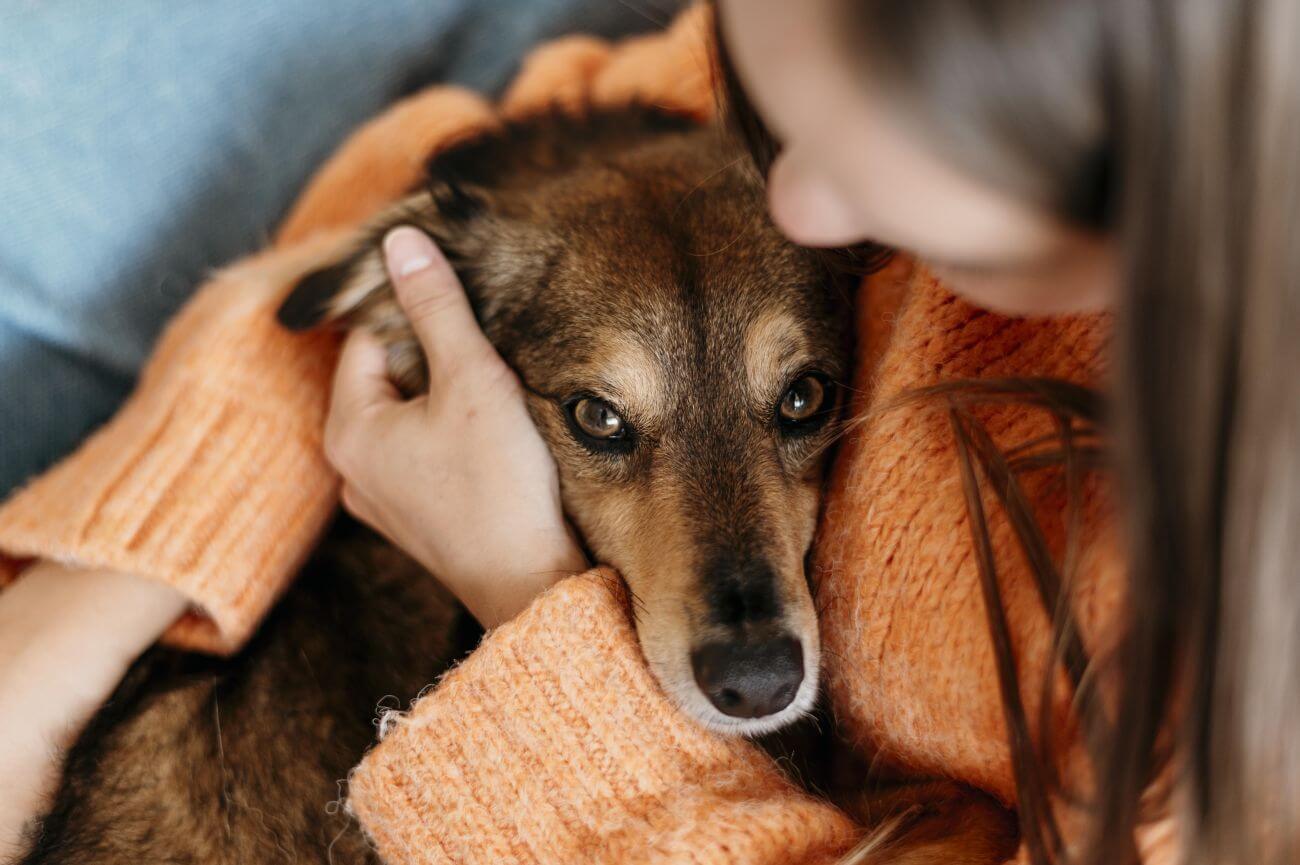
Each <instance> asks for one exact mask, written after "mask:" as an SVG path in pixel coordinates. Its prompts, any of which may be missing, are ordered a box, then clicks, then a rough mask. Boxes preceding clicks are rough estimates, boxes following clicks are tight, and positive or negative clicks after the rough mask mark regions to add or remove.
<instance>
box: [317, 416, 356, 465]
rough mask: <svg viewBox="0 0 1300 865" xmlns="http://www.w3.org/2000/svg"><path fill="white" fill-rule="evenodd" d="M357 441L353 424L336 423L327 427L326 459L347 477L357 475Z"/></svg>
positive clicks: (325, 440)
mask: <svg viewBox="0 0 1300 865" xmlns="http://www.w3.org/2000/svg"><path fill="white" fill-rule="evenodd" d="M356 440H357V436H356V433H355V432H353V427H352V425H351V424H347V423H343V422H339V421H335V422H332V423H329V424H327V425H326V427H325V437H324V440H323V445H324V450H325V459H326V460H327V461H328V462H329V464H330V465H332V466H333V467H334V468H335V469H336V470H337V471H338V472H339V473H340V474H342V475H344V476H345V477H347V476H349V475H352V474H354V473H355V471H354V470H355V467H356V454H357V446H356Z"/></svg>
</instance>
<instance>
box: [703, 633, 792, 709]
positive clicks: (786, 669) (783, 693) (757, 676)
mask: <svg viewBox="0 0 1300 865" xmlns="http://www.w3.org/2000/svg"><path fill="white" fill-rule="evenodd" d="M691 666H692V668H694V671H695V682H696V684H698V685H699V686H700V690H702V691H703V692H704V695H705V696H706V697H708V698H709V702H710V703H712V704H713V705H714V706H716V707H717V708H718V710H719V711H721V712H723V713H725V714H727V715H731V716H732V717H734V718H762V717H765V716H767V715H774V714H776V713H777V712H779V711H781V710H782V709H784V708H785V707H786V706H788V705H790V703H791V702H793V701H794V698H795V695H796V694H797V693H798V692H799V685H800V684H801V683H802V682H803V645H802V644H801V643H800V642H799V641H798V640H797V639H795V638H794V637H789V636H782V637H777V638H774V639H766V640H761V641H747V640H746V641H738V642H718V643H708V644H706V645H704V646H701V647H700V648H699V649H696V650H695V651H694V652H692V653H691Z"/></svg>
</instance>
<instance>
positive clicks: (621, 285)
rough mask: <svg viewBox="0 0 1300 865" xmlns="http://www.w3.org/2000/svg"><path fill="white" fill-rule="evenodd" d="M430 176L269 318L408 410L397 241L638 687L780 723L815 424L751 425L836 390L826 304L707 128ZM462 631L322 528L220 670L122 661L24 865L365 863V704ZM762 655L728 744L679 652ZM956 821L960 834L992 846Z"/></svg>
mask: <svg viewBox="0 0 1300 865" xmlns="http://www.w3.org/2000/svg"><path fill="white" fill-rule="evenodd" d="M429 178H430V180H429V185H428V188H427V189H425V190H421V191H417V192H414V193H412V195H411V196H410V197H409V198H408V199H407V200H405V201H404V202H402V203H401V204H400V205H398V206H396V207H395V208H393V209H392V210H390V211H389V212H388V213H386V214H384V215H383V216H382V217H381V218H380V219H379V220H378V221H377V222H376V224H375V225H373V226H372V227H371V228H370V229H369V230H368V231H367V232H366V233H365V234H364V235H363V236H362V237H360V238H358V240H357V243H356V245H355V246H354V247H353V248H352V249H350V250H345V251H341V255H340V262H339V264H337V265H335V266H333V267H331V268H328V269H326V270H324V271H321V272H318V273H316V274H314V275H312V276H309V277H308V278H307V279H306V280H304V281H303V283H301V284H300V285H299V286H298V287H297V289H296V291H295V292H294V294H293V295H292V296H291V298H290V299H289V301H288V302H287V304H286V306H285V307H284V308H283V309H282V311H281V317H282V320H285V321H287V322H289V323H291V324H293V325H295V326H310V325H313V324H315V323H316V322H317V321H319V320H321V319H324V318H337V317H342V318H345V319H346V320H347V323H348V324H349V325H350V326H359V327H367V328H370V329H371V330H373V331H375V332H376V333H378V334H379V335H380V336H381V337H382V338H383V339H384V340H385V342H386V343H387V344H388V345H389V347H390V368H391V370H392V373H393V376H394V379H395V381H397V382H398V384H399V386H400V387H401V388H402V389H403V390H404V391H406V392H408V393H413V392H416V391H419V390H420V389H422V388H423V386H424V382H425V371H424V362H423V357H422V355H421V353H420V351H419V349H418V345H417V343H416V342H415V340H414V338H413V336H412V334H411V331H410V328H409V325H408V323H407V321H406V319H405V317H404V316H403V315H402V313H401V311H400V309H399V308H398V307H397V305H396V303H395V301H394V299H393V297H392V294H391V287H390V286H389V285H388V284H387V281H386V279H385V278H384V275H383V269H382V265H381V262H380V259H379V253H378V240H379V238H380V237H381V236H382V233H383V230H384V229H386V228H387V227H389V226H391V225H393V224H396V223H398V222H412V223H414V224H416V225H419V226H420V227H422V228H424V229H425V230H427V231H429V232H430V233H431V234H433V235H434V237H435V238H436V239H437V240H438V241H439V243H440V245H441V246H442V247H443V249H444V251H446V252H447V254H448V256H449V258H450V259H451V261H452V263H453V265H454V266H455V267H456V269H457V271H458V272H459V274H460V276H461V278H462V280H463V282H464V283H465V285H466V288H467V290H468V291H469V293H470V297H471V301H472V302H473V304H474V306H475V309H476V312H477V314H478V315H479V318H480V321H481V322H482V324H483V326H484V329H485V331H486V333H487V334H488V336H489V338H490V339H491V340H492V342H493V343H494V344H495V345H496V346H497V348H498V349H499V350H500V351H501V353H502V354H503V356H504V357H505V358H506V359H507V361H509V362H510V363H511V364H512V366H514V368H515V369H516V370H517V371H518V372H519V373H520V376H521V378H522V379H523V380H524V382H525V386H526V388H527V390H528V392H529V407H530V410H531V412H532V415H533V417H534V419H535V421H536V422H537V425H538V428H539V429H540V430H541V432H542V435H543V437H544V438H545V440H546V441H547V442H548V444H549V445H550V448H551V451H552V453H553V454H554V456H555V458H556V461H557V464H558V466H559V470H560V476H561V485H562V493H563V498H564V504H565V507H566V509H567V511H568V514H569V515H570V517H571V518H572V520H573V521H574V523H575V524H576V526H577V527H578V528H579V530H580V532H581V533H582V536H583V538H584V540H585V542H586V543H587V545H588V546H589V548H590V550H591V552H592V553H593V555H594V557H595V558H596V559H597V560H599V561H601V562H605V563H609V564H612V565H614V566H615V567H617V568H619V570H620V571H621V572H622V574H623V575H624V576H625V578H626V579H627V581H628V584H629V586H630V588H631V589H632V593H633V596H634V598H635V601H636V603H635V610H634V612H635V616H636V624H637V630H638V635H639V637H640V639H641V642H642V645H643V647H644V650H645V653H646V656H647V659H648V660H649V662H650V665H651V667H652V669H653V670H654V672H655V673H656V675H657V676H658V677H659V679H660V681H661V682H662V683H663V685H664V687H665V689H666V691H667V692H668V693H669V694H670V696H672V697H673V698H675V699H676V700H677V701H678V702H679V703H680V704H681V705H682V707H683V708H684V709H685V710H686V711H688V712H691V713H693V714H695V715H696V716H697V717H698V718H700V719H701V720H702V721H703V722H705V723H708V724H711V725H713V726H716V727H719V728H722V729H727V730H730V731H733V732H744V733H751V734H752V733H757V732H761V731H762V730H764V729H769V728H771V727H773V726H777V725H780V724H784V723H787V722H789V721H790V720H793V719H795V718H797V717H798V716H799V715H801V714H803V713H804V712H806V711H807V710H808V708H810V706H811V704H812V700H813V696H814V693H815V690H816V670H817V661H818V645H819V644H818V635H817V629H816V618H815V615H814V610H813V607H812V601H811V597H810V594H809V590H808V585H807V582H806V578H805V575H804V558H805V555H806V553H807V551H808V547H809V544H810V543H811V539H812V533H813V527H814V524H815V520H816V514H817V508H818V497H819V488H820V482H821V469H822V466H823V463H824V459H825V452H826V450H827V448H828V447H829V446H830V444H831V442H832V440H833V437H834V429H833V426H834V424H833V422H827V423H824V424H820V425H818V426H817V427H816V428H815V429H813V430H811V431H810V432H808V433H807V434H805V435H791V434H789V433H788V431H786V432H783V431H782V429H780V428H779V425H778V423H777V419H776V414H775V407H776V406H777V404H778V403H779V401H780V400H781V398H782V395H783V393H784V392H785V390H786V388H787V387H788V386H789V384H790V382H791V381H792V380H793V379H795V378H796V377H798V376H799V375H800V374H802V373H804V372H806V371H809V370H816V371H817V372H818V373H819V374H821V375H823V376H824V377H825V380H826V381H827V382H835V381H843V379H844V378H845V377H846V375H847V371H848V370H847V363H848V358H849V345H848V342H849V328H850V326H851V321H852V316H851V315H850V314H849V312H848V309H847V299H846V298H847V296H848V292H847V290H846V289H845V287H844V286H836V285H834V284H833V283H834V282H835V279H834V277H833V275H832V274H831V273H830V272H829V271H828V269H827V267H826V266H825V264H824V260H823V259H822V258H820V257H818V256H816V255H813V254H812V253H809V252H806V251H803V250H799V249H797V248H795V247H793V246H791V245H790V244H788V243H787V242H785V241H784V240H783V239H782V238H781V237H780V236H779V235H778V234H777V232H776V231H775V229H774V228H773V227H772V226H771V225H770V224H769V223H768V222H767V219H766V217H765V215H764V213H765V208H764V206H763V202H762V192H761V189H760V188H759V186H758V184H757V183H755V181H754V179H753V177H752V176H750V174H749V173H748V172H747V170H746V167H745V165H744V163H743V160H742V159H741V158H740V156H739V152H738V151H736V150H735V149H734V148H733V147H732V146H731V145H730V144H728V143H726V141H725V139H724V138H723V136H722V135H721V133H719V132H718V131H717V130H716V129H713V128H695V127H692V126H690V125H689V124H686V123H684V122H682V121H678V120H675V119H672V118H669V117H666V116H664V115H660V114H656V113H654V112H649V111H640V110H628V111H619V112H615V113H613V114H609V115H600V114H597V115H594V116H591V117H587V118H584V119H581V120H575V119H572V118H565V117H559V116H547V117H541V118H536V119H534V120H531V121H526V122H522V123H518V124H516V125H513V126H508V127H506V128H505V129H503V130H500V131H498V132H495V133H492V134H490V135H489V136H487V137H486V138H483V139H481V140H479V141H477V142H473V143H470V144H466V145H462V146H460V147H458V148H456V149H455V150H453V151H451V152H449V153H446V154H443V155H441V156H439V157H438V158H437V159H436V160H435V161H434V162H433V163H432V164H431V166H430V171H429ZM583 394H587V395H599V396H601V397H603V398H606V399H608V400H609V401H610V402H612V403H614V404H616V405H617V407H618V408H619V410H620V413H621V414H623V416H624V417H625V418H626V419H627V420H628V421H629V422H630V423H631V424H633V425H634V427H635V428H636V430H637V440H636V445H635V447H634V448H633V449H631V450H630V451H629V452H627V453H621V454H617V455H612V454H610V453H605V452H593V451H592V450H591V449H590V448H589V447H587V446H584V445H583V444H582V443H581V442H580V440H579V439H578V437H577V436H576V434H575V431H574V429H573V428H572V425H571V422H570V420H569V418H568V416H567V415H566V405H568V404H569V403H570V402H571V400H572V398H573V397H574V396H575V395H583ZM476 633H477V632H476V629H475V627H474V625H473V623H472V622H471V621H470V620H469V617H468V616H467V615H466V614H465V613H464V611H463V610H462V609H461V608H460V607H459V605H457V604H456V603H455V602H454V600H453V599H451V598H450V597H449V596H448V595H447V594H446V592H445V591H444V590H442V589H441V588H440V587H439V585H438V583H437V582H436V580H434V579H433V578H432V577H431V576H430V575H428V574H427V573H425V572H424V571H423V570H421V569H420V568H419V567H418V566H416V565H415V564H414V563H413V562H411V561H410V560H409V559H407V558H406V557H404V556H402V555H401V554H400V553H399V552H397V551H396V550H395V549H393V548H391V547H389V546H387V545H386V544H385V543H383V542H382V541H380V540H379V539H378V538H377V537H376V536H374V535H373V534H371V533H369V532H368V531H366V530H364V529H362V528H361V527H359V526H357V525H355V524H354V523H352V522H351V521H349V520H346V519H343V520H340V522H339V524H338V525H337V526H336V527H335V529H333V530H332V531H331V532H330V535H329V537H328V538H327V540H326V541H325V543H324V544H323V545H322V547H321V548H320V550H319V551H318V553H317V555H316V556H315V558H314V559H313V560H312V561H311V562H310V563H309V564H308V565H307V567H306V568H305V570H304V573H303V575H302V576H301V577H300V579H299V581H298V583H297V584H296V585H295V586H294V588H293V589H292V590H291V591H290V592H289V594H288V595H287V596H286V598H285V599H284V600H283V601H282V602H281V604H280V605H279V606H278V607H277V609H276V610H275V611H274V612H273V614H272V615H271V617H270V618H269V619H268V620H267V621H266V622H265V623H264V625H263V627H262V629H261V631H260V632H259V634H258V636H257V637H256V638H255V639H254V641H253V642H252V643H251V644H250V645H249V646H248V647H247V648H246V649H245V650H244V651H243V652H242V653H241V654H239V655H238V656H236V657H234V658H232V659H227V660H215V659H202V658H197V657H194V656H185V655H180V654H176V653H173V652H169V651H166V650H154V651H152V652H151V653H149V654H148V655H147V656H146V657H145V658H144V659H142V660H141V661H140V662H139V663H138V664H137V665H136V667H135V668H134V669H133V670H132V672H131V673H130V675H129V676H128V678H127V680H126V681H125V682H124V683H123V685H122V686H121V688H119V690H118V692H117V694H116V695H115V696H114V697H113V699H112V700H111V701H110V703H109V704H108V706H107V707H106V708H105V709H104V710H103V711H102V712H101V713H100V714H99V716H97V718H96V720H95V721H94V722H93V723H92V725H91V726H90V728H89V729H88V730H87V731H86V733H85V734H84V735H83V736H82V738H81V740H80V741H79V742H78V744H77V745H76V747H75V748H74V749H73V751H72V752H71V753H70V755H69V758H68V761H67V766H66V771H65V778H64V781H63V784H62V787H61V789H60V791H59V793H58V796H57V799H56V802H55V805H54V807H53V809H52V811H51V812H50V814H49V815H48V816H47V817H46V819H45V820H44V822H43V825H42V827H41V828H40V832H39V834H38V836H37V837H36V839H35V843H34V846H33V849H32V851H31V853H30V854H29V855H28V856H27V858H26V859H25V860H24V861H25V862H26V863H29V865H37V863H41V865H53V863H79V865H82V863H85V865H90V863H112V865H116V863H127V862H140V861H168V862H195V863H204V865H218V863H246V862H295V863H301V862H327V861H328V862H332V863H361V862H371V861H373V860H374V856H373V853H372V852H371V851H370V850H369V848H368V846H367V844H366V843H365V840H364V838H363V837H362V836H361V835H360V833H359V832H358V831H357V830H356V829H355V827H352V826H350V825H349V821H348V820H347V818H346V817H345V816H344V814H343V812H342V811H340V810H339V809H338V807H337V804H338V802H339V801H341V799H342V797H343V795H344V779H345V777H346V775H347V772H348V771H349V770H350V769H351V767H352V766H354V765H355V764H356V763H357V761H358V760H359V759H360V757H361V755H362V753H363V752H364V750H365V749H366V748H367V747H368V746H369V745H370V744H371V742H373V740H374V737H375V732H376V730H375V719H376V707H377V706H383V705H387V706H390V707H395V706H396V705H398V704H399V703H402V704H404V703H405V702H406V701H407V700H409V699H411V698H412V697H413V696H415V695H416V694H417V693H418V692H419V691H420V690H421V689H422V688H424V687H425V686H426V685H428V684H429V683H431V682H433V681H435V680H436V678H437V676H438V675H439V674H440V673H441V672H442V671H444V670H445V669H446V668H447V666H448V665H449V664H450V663H452V662H453V661H454V660H455V659H456V658H457V657H459V656H460V655H461V654H463V653H464V652H465V651H466V650H468V649H469V648H470V647H471V646H472V644H473V641H474V639H475V638H476V637H475V635H476ZM773 633H789V634H793V635H795V636H797V637H798V639H799V640H800V641H802V644H803V646H804V655H803V663H804V665H805V678H804V682H803V685H802V686H801V690H800V692H799V695H798V697H797V699H796V700H795V701H794V702H793V703H791V705H790V706H789V708H788V709H787V710H783V711H782V712H779V713H777V714H776V715H773V716H770V717H769V718H758V719H753V720H750V721H745V722H738V721H736V720H735V719H731V718H729V717H728V716H726V715H724V714H722V713H720V712H718V711H717V710H716V709H713V708H712V707H711V705H710V704H709V702H708V700H706V699H705V697H704V696H703V694H702V693H701V691H700V689H699V687H697V685H696V683H695V681H694V678H693V675H692V672H691V661H690V656H691V652H692V650H693V649H695V648H696V647H698V646H699V645H701V644H704V643H707V642H716V641H725V640H739V639H747V638H749V637H752V636H754V635H755V634H758V635H768V634H773ZM950 798H951V797H950ZM944 801H945V802H948V801H949V800H948V799H945V800H944ZM979 804H980V803H979V801H977V800H975V804H973V805H968V806H961V807H958V806H952V807H948V808H947V809H946V810H945V809H943V808H939V809H934V810H931V811H927V812H925V814H924V815H923V816H924V819H921V818H919V817H917V815H916V814H912V815H911V816H910V817H909V818H908V823H907V826H906V827H903V828H905V829H906V831H907V832H910V833H911V834H912V837H914V838H916V839H918V840H917V842H916V847H917V849H952V848H951V847H942V848H935V847H934V843H933V836H934V834H935V833H936V832H937V833H939V834H942V831H943V828H944V827H948V828H950V829H951V834H952V836H953V837H954V838H958V837H960V838H963V839H967V840H969V838H970V837H973V836H972V835H971V833H970V832H969V831H967V830H966V829H964V828H963V827H964V825H965V823H966V822H968V817H969V814H968V813H967V812H968V811H969V810H970V809H971V808H974V809H975V810H978V806H979ZM963 809H965V810H963ZM994 810H997V809H994ZM999 813H1000V812H999ZM983 816H984V817H985V818H987V817H988V815H983ZM972 825H978V826H979V827H982V829H980V830H978V831H977V832H976V835H977V836H979V837H988V838H1000V837H1001V836H1000V835H998V833H1000V832H1002V831H1003V829H1004V826H1003V823H1002V821H1001V820H993V819H982V820H976V821H975V822H974V824H972ZM900 831H901V830H900ZM981 832H982V833H983V834H980V833H981ZM900 837H903V838H904V840H905V838H906V837H907V836H906V834H904V835H902V836H900ZM962 843H965V841H963V842H962ZM990 843H992V842H990ZM900 844H902V846H901V847H900V846H899V845H900ZM927 845H928V846H927ZM994 846H997V849H998V850H999V851H1001V850H1002V848H1003V847H1004V846H1005V845H994ZM890 849H891V851H895V852H896V851H898V850H901V849H907V845H906V843H904V842H893V846H891V848H890ZM978 849H980V850H983V849H984V848H978ZM990 849H991V848H990ZM890 855H894V853H893V852H891V854H890ZM863 861H873V862H874V861H885V860H878V859H864V860H863ZM894 861H917V862H921V861H931V860H929V859H920V858H913V859H899V860H894ZM951 861H976V859H971V858H967V859H961V860H951ZM979 861H995V860H994V859H993V858H992V857H991V856H989V857H985V858H984V859H982V860H979Z"/></svg>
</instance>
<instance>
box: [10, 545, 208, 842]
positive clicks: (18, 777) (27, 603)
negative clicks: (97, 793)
mask: <svg viewBox="0 0 1300 865" xmlns="http://www.w3.org/2000/svg"><path fill="white" fill-rule="evenodd" d="M186 606H187V602H186V600H185V598H184V597H183V596H182V595H180V593H178V592H177V591H176V590H175V589H172V588H170V587H169V586H166V585H163V584H161V583H157V582H154V581H152V580H146V579H143V578H140V577H134V576H129V575H126V574H119V573H114V572H111V571H97V570H91V569H84V568H76V567H67V566H63V565H58V564H55V563H52V562H38V563H37V564H35V565H33V566H32V567H30V568H28V569H27V570H26V571H24V572H23V575H22V576H21V577H20V578H19V579H18V581H17V582H15V583H14V584H13V585H12V586H10V587H9V588H8V589H6V590H5V591H3V592H0V777H3V778H6V779H9V781H10V782H12V783H10V784H8V786H7V788H6V797H5V801H4V802H3V803H0V859H4V858H5V857H6V856H9V855H12V854H14V853H16V852H17V851H18V847H19V845H20V844H21V837H22V831H23V827H25V826H26V825H27V824H28V823H29V822H30V821H31V820H32V819H33V818H34V817H35V816H37V815H38V814H39V812H40V810H41V807H42V803H43V802H44V801H45V797H46V796H47V795H48V794H49V792H50V791H51V790H52V789H53V786H54V782H55V780H56V779H57V777H58V767H59V760H60V758H59V754H60V752H61V751H62V750H63V749H64V748H66V747H67V746H68V745H70V744H71V743H72V741H73V740H74V739H75V737H76V736H77V734H78V733H79V732H80V730H81V728H82V727H83V726H84V725H85V723H86V722H87V721H88V720H89V719H90V717H91V716H92V715H93V714H94V713H95V712H96V711H97V710H98V709H99V707H100V706H101V705H102V704H103V702H104V700H105V699H107V698H108V696H109V695H110V694H111V693H112V692H113V689H114V688H116V687H117V684H118V682H119V681H120V680H121V678H122V676H123V675H124V674H125V673H126V670H127V668H128V667H129V666H130V665H131V663H132V662H133V661H134V660H135V659H136V657H138V656H139V654H140V653H141V652H143V651H144V650H145V649H147V648H148V647H149V646H150V645H152V644H153V643H154V642H155V641H156V640H157V639H158V637H159V635H161V634H162V633H163V631H165V630H166V629H167V627H168V626H169V625H171V623H172V622H174V621H175V620H176V618H177V617H178V616H180V614H181V613H183V612H184V611H185V608H186Z"/></svg>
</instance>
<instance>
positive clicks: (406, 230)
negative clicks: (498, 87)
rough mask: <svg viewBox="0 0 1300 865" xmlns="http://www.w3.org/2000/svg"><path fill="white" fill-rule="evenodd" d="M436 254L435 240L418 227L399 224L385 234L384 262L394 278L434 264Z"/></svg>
mask: <svg viewBox="0 0 1300 865" xmlns="http://www.w3.org/2000/svg"><path fill="white" fill-rule="evenodd" d="M436 255H437V249H436V248H435V247H434V245H433V241H432V240H430V239H429V236H428V235H427V234H425V233H424V232H423V231H420V230H419V229H418V228H412V227H411V226H409V225H399V226H398V227H397V228H394V229H393V230H391V231H389V232H388V233H387V234H385V235H384V262H385V264H386V265H387V267H388V275H389V276H391V277H392V278H393V279H401V278H403V277H406V276H410V275H411V274H413V273H416V272H418V271H421V270H425V269H426V268H428V267H430V266H431V265H432V264H433V262H434V256H436Z"/></svg>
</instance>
